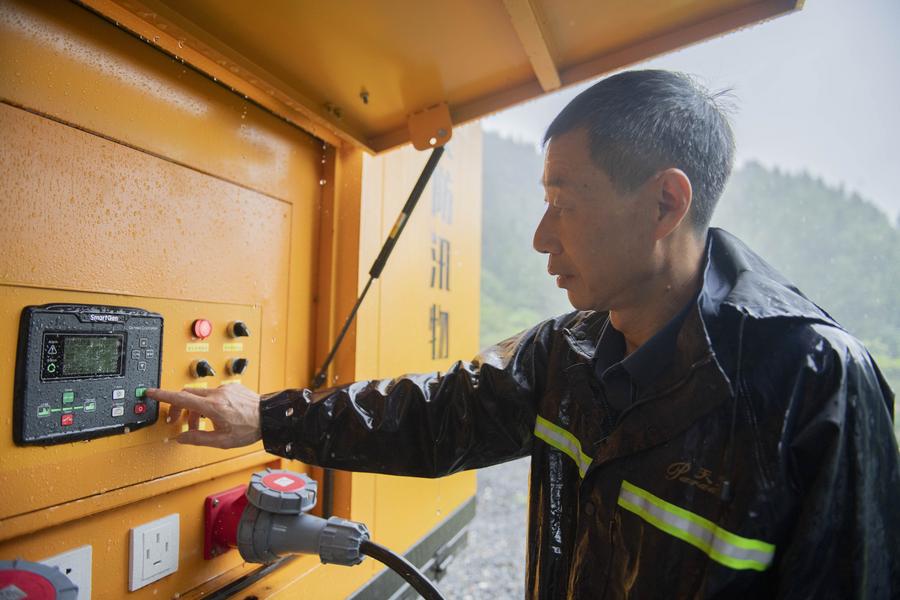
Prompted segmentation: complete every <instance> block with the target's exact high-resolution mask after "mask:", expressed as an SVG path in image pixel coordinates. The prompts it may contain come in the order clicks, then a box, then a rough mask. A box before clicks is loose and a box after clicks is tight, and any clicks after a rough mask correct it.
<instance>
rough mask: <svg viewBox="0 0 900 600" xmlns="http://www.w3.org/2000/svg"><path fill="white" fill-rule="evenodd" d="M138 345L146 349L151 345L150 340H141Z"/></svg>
mask: <svg viewBox="0 0 900 600" xmlns="http://www.w3.org/2000/svg"><path fill="white" fill-rule="evenodd" d="M138 345H139V346H140V347H141V348H146V347H147V346H149V345H150V340H149V339H148V338H141V339H140V340H139V341H138Z"/></svg>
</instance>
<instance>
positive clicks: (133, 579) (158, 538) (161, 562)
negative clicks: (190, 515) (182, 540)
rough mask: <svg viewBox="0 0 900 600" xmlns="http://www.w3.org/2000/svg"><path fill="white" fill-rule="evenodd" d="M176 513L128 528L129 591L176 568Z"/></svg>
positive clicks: (177, 520) (177, 525)
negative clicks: (129, 533) (129, 541)
mask: <svg viewBox="0 0 900 600" xmlns="http://www.w3.org/2000/svg"><path fill="white" fill-rule="evenodd" d="M178 529H179V519H178V514H177V513H176V514H173V515H169V516H167V517H163V518H162V519H157V520H156V521H151V522H149V523H144V524H143V525H140V526H138V527H135V528H134V529H132V530H131V555H130V558H129V567H130V568H129V577H128V589H129V590H131V591H132V592H133V591H134V590H136V589H139V588H142V587H144V586H145V585H147V584H148V583H153V582H154V581H156V580H157V579H162V578H163V577H165V576H166V575H171V574H172V573H174V572H175V571H177V570H178Z"/></svg>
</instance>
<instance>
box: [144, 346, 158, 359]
mask: <svg viewBox="0 0 900 600" xmlns="http://www.w3.org/2000/svg"><path fill="white" fill-rule="evenodd" d="M155 356H156V352H155V351H154V350H153V348H148V349H146V350H144V358H153V357H155Z"/></svg>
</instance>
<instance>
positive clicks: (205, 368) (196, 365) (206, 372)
mask: <svg viewBox="0 0 900 600" xmlns="http://www.w3.org/2000/svg"><path fill="white" fill-rule="evenodd" d="M215 374H216V371H215V370H214V369H213V368H212V365H211V364H209V363H208V362H206V361H205V360H195V361H194V362H192V363H191V375H193V376H194V377H212V376H213V375H215Z"/></svg>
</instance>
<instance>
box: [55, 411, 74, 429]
mask: <svg viewBox="0 0 900 600" xmlns="http://www.w3.org/2000/svg"><path fill="white" fill-rule="evenodd" d="M74 422H75V415H74V414H72V413H63V415H62V417H61V418H60V419H59V424H60V425H62V426H63V427H68V426H69V425H71V424H72V423H74Z"/></svg>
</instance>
